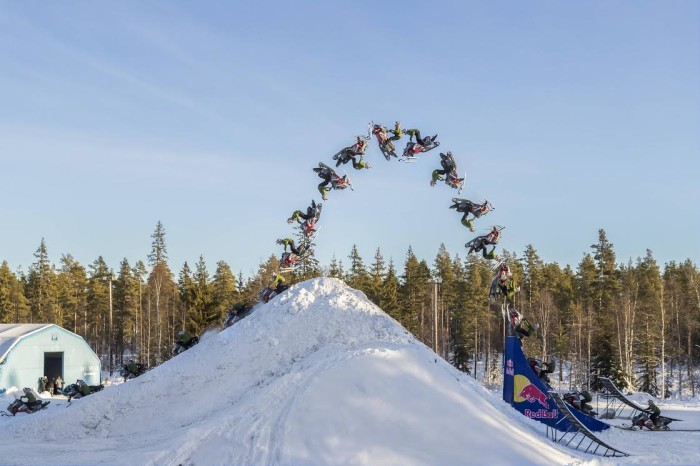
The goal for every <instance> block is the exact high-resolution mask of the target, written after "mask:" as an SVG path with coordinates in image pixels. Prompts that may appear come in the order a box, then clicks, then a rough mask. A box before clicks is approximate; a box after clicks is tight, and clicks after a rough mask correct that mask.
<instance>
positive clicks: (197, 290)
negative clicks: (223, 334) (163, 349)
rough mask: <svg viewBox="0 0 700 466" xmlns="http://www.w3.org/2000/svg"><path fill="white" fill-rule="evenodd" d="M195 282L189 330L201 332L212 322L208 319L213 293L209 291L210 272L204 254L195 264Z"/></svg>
mask: <svg viewBox="0 0 700 466" xmlns="http://www.w3.org/2000/svg"><path fill="white" fill-rule="evenodd" d="M192 281H193V282H194V300H193V302H192V312H191V314H190V316H189V319H188V324H187V330H190V331H191V332H192V333H195V334H199V333H201V332H203V331H204V329H206V327H207V325H208V324H209V323H210V322H209V321H208V317H210V316H209V315H208V314H209V307H210V306H211V293H210V291H209V272H208V271H207V264H206V262H205V261H204V257H203V256H201V255H200V256H199V261H197V265H196V266H195V272H194V275H193V276H192Z"/></svg>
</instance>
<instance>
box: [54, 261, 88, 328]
mask: <svg viewBox="0 0 700 466" xmlns="http://www.w3.org/2000/svg"><path fill="white" fill-rule="evenodd" d="M56 284H57V287H56V289H57V294H58V296H57V298H58V305H59V307H60V308H61V309H62V314H63V319H61V321H62V324H61V325H62V326H64V327H66V328H69V329H72V330H73V332H74V333H78V329H80V331H81V332H83V333H84V334H85V333H86V332H85V325H86V324H87V321H86V315H87V273H86V271H85V267H83V266H82V265H80V264H79V263H78V262H77V261H76V260H75V259H74V258H73V256H71V255H70V254H64V255H63V256H61V267H60V269H59V270H58V275H57V276H56ZM81 322H82V325H81Z"/></svg>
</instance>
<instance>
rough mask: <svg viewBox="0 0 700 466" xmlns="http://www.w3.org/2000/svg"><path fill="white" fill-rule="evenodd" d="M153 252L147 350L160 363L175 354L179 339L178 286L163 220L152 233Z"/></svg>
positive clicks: (149, 290) (150, 257) (150, 261)
mask: <svg viewBox="0 0 700 466" xmlns="http://www.w3.org/2000/svg"><path fill="white" fill-rule="evenodd" d="M151 238H152V239H153V241H152V243H151V253H150V254H149V255H148V261H149V265H150V266H151V273H150V275H149V276H148V294H149V300H148V301H149V302H148V308H149V311H148V319H147V322H148V323H149V325H148V334H147V337H148V341H147V347H146V353H147V358H148V362H147V364H148V365H149V366H150V365H151V358H155V362H156V363H160V362H162V361H164V360H167V359H168V358H170V356H171V351H172V345H173V342H174V341H175V331H176V319H175V317H176V309H177V287H176V286H175V283H174V282H173V278H172V272H171V271H170V267H169V266H168V262H167V259H168V254H167V248H166V244H165V228H164V227H163V224H162V223H161V222H160V221H159V222H158V223H157V224H156V229H155V231H154V232H153V235H151Z"/></svg>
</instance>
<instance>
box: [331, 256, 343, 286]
mask: <svg viewBox="0 0 700 466" xmlns="http://www.w3.org/2000/svg"><path fill="white" fill-rule="evenodd" d="M328 276H329V277H333V278H339V279H341V280H342V279H343V278H344V277H345V271H344V270H343V262H342V261H340V262H338V261H337V260H336V258H335V254H334V255H333V258H332V259H331V264H330V267H329V269H328Z"/></svg>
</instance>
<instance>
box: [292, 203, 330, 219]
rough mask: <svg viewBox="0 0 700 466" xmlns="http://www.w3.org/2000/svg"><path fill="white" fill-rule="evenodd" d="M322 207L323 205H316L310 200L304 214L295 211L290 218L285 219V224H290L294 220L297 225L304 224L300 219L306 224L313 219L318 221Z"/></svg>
mask: <svg viewBox="0 0 700 466" xmlns="http://www.w3.org/2000/svg"><path fill="white" fill-rule="evenodd" d="M322 207H323V204H321V203H318V204H316V201H315V200H312V201H311V205H310V206H309V207H307V208H306V213H303V212H302V211H301V210H295V211H294V213H293V214H292V216H291V217H289V218H288V219H287V223H292V222H293V221H294V220H296V221H297V223H299V224H301V223H304V222H302V221H301V220H300V219H302V220H304V221H306V222H308V221H309V220H313V219H315V220H318V219H319V218H320V217H321V208H322Z"/></svg>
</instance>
